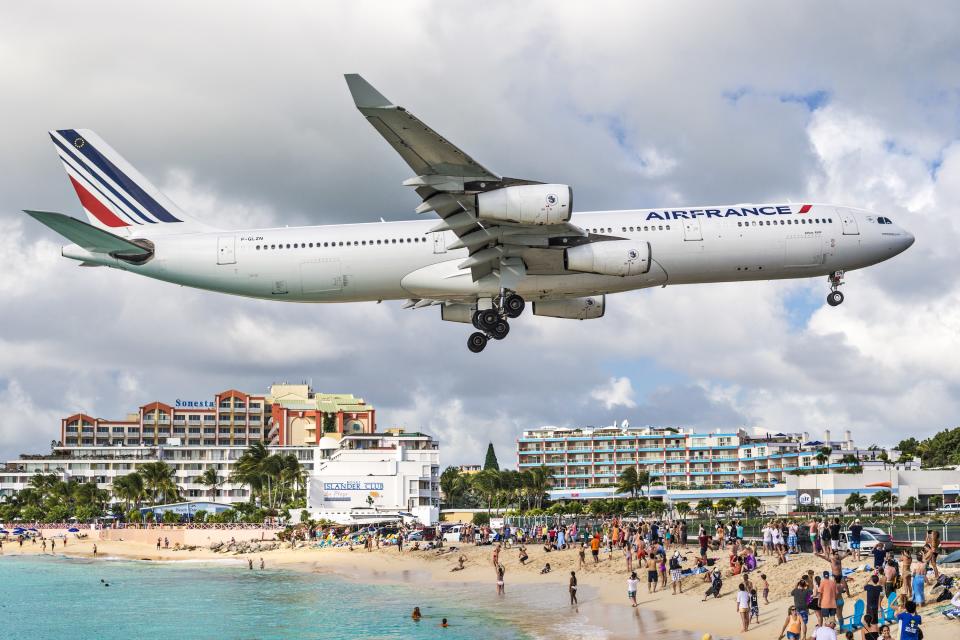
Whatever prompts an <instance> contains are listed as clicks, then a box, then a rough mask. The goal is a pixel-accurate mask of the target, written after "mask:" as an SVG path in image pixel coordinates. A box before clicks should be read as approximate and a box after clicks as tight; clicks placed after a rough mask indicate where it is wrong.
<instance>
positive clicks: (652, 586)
mask: <svg viewBox="0 0 960 640" xmlns="http://www.w3.org/2000/svg"><path fill="white" fill-rule="evenodd" d="M658 578H659V576H658V574H657V557H656V556H654V555H652V554H651V555H649V556H647V593H656V592H657V582H658Z"/></svg>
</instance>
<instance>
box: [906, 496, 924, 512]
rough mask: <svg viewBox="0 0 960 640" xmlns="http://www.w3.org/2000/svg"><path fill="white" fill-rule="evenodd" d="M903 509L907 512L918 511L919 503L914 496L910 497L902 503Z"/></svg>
mask: <svg viewBox="0 0 960 640" xmlns="http://www.w3.org/2000/svg"><path fill="white" fill-rule="evenodd" d="M903 508H904V509H906V510H907V511H920V501H919V500H917V498H916V496H910V497H909V498H907V500H906V502H904V503H903Z"/></svg>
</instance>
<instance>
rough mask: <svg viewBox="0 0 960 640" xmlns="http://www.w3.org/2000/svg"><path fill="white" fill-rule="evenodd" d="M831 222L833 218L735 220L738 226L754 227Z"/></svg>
mask: <svg viewBox="0 0 960 640" xmlns="http://www.w3.org/2000/svg"><path fill="white" fill-rule="evenodd" d="M831 222H833V218H799V219H797V220H793V219H790V218H788V219H786V220H747V221H746V222H744V221H740V222H737V226H738V227H756V226H761V227H763V226H767V227H769V226H770V225H771V224H772V225H778V224H779V225H787V224H828V223H831Z"/></svg>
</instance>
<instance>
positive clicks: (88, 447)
mask: <svg viewBox="0 0 960 640" xmlns="http://www.w3.org/2000/svg"><path fill="white" fill-rule="evenodd" d="M257 442H262V443H263V444H264V445H266V446H267V449H268V450H269V451H270V452H271V453H280V454H293V455H295V456H296V458H297V460H299V461H300V463H301V465H302V466H303V469H304V471H305V472H306V474H307V477H308V482H307V501H308V505H309V508H310V509H311V511H314V512H315V513H317V514H320V515H322V514H323V512H324V510H330V509H333V510H334V511H336V512H337V514H338V515H339V517H340V519H341V520H345V519H349V518H348V517H347V516H348V515H349V513H348V512H349V510H350V509H353V508H356V507H361V506H362V507H368V508H369V506H370V502H372V504H373V507H375V508H376V509H393V510H404V511H409V512H411V513H413V514H414V515H416V516H418V517H419V518H420V519H421V521H424V522H436V520H437V518H438V516H439V507H440V466H439V465H440V454H439V446H438V444H437V442H436V441H435V440H434V439H433V438H431V437H430V436H428V435H425V434H421V433H407V432H405V431H404V430H402V429H392V430H388V431H386V432H377V430H376V411H375V409H374V408H373V407H372V406H371V405H369V404H367V403H366V402H364V401H363V400H362V399H361V398H357V397H355V396H353V395H350V394H329V393H314V392H313V390H312V389H310V387H309V386H308V385H306V384H297V385H291V384H274V385H272V386H271V387H270V389H269V391H268V393H266V394H263V395H256V394H248V393H244V392H242V391H237V390H229V391H223V392H221V393H218V394H215V395H214V396H213V398H212V399H210V400H183V399H177V400H174V401H173V402H171V403H164V402H160V401H153V402H149V403H147V404H144V405H142V406H140V407H139V408H138V410H137V412H136V413H131V414H129V415H128V416H127V417H126V418H124V419H123V420H107V419H102V418H95V417H92V416H89V415H87V414H84V413H77V414H74V415H71V416H69V417H66V418H63V419H62V420H61V421H60V440H59V441H54V443H53V446H52V450H51V452H50V453H49V454H42V455H21V456H20V458H19V459H17V460H11V461H9V462H7V463H5V464H0V499H2V498H3V497H5V496H12V495H14V494H16V493H17V492H19V491H21V490H22V489H25V488H26V487H27V486H29V483H30V478H31V477H32V476H34V475H35V474H55V475H57V476H58V477H60V478H62V479H71V478H72V479H76V480H78V481H80V482H94V483H96V484H97V486H98V487H99V488H101V489H110V488H111V487H112V485H113V481H114V479H115V478H116V477H118V476H121V475H126V474H128V473H133V472H135V471H137V470H138V469H139V468H140V467H141V466H142V465H143V464H146V463H148V462H156V461H163V462H166V463H167V464H168V465H170V466H171V467H172V468H173V470H174V476H175V479H176V480H175V481H176V484H177V486H178V487H179V488H180V492H181V494H182V496H183V497H184V498H185V499H188V500H200V499H204V500H213V501H216V502H222V503H227V504H229V503H235V502H242V501H246V500H249V499H250V492H249V488H247V487H246V486H243V485H239V484H233V483H231V482H230V481H229V478H230V475H231V473H232V471H233V467H234V465H235V464H236V461H237V460H239V458H240V456H242V455H243V453H244V451H246V449H247V448H248V447H249V446H250V445H251V444H254V443H257ZM209 468H213V469H216V471H217V475H218V476H219V477H220V479H221V481H222V484H221V485H220V486H219V487H218V488H217V489H216V492H215V495H214V491H213V490H212V489H211V488H210V487H209V486H207V485H204V484H202V483H201V482H200V477H201V476H202V475H203V473H204V472H205V471H206V470H207V469H209ZM363 484H376V485H377V486H378V487H379V489H370V490H366V491H359V490H355V489H354V488H353V487H355V486H356V485H363ZM325 485H329V486H331V487H332V486H337V487H349V488H348V489H344V490H342V491H341V490H337V491H334V490H333V489H328V490H327V491H324V486H325ZM354 498H357V499H358V500H359V501H358V500H355V499H354ZM368 498H369V499H370V500H369V501H368ZM345 514H346V515H345Z"/></svg>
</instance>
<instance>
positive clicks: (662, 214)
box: [647, 204, 812, 220]
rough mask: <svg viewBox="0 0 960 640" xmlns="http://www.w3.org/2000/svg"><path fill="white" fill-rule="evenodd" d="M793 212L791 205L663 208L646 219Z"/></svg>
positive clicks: (805, 206) (802, 211)
mask: <svg viewBox="0 0 960 640" xmlns="http://www.w3.org/2000/svg"><path fill="white" fill-rule="evenodd" d="M811 208H812V205H809V204H805V205H803V206H802V207H800V209H799V210H798V211H797V212H796V213H807V212H808V211H810V209H811ZM792 213H794V211H793V207H792V205H789V204H784V205H766V206H762V207H727V208H726V209H669V210H668V209H664V210H663V211H651V212H649V213H648V214H647V220H690V219H693V218H700V217H703V218H729V217H730V216H741V217H742V216H776V215H781V216H783V215H790V214H792Z"/></svg>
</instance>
